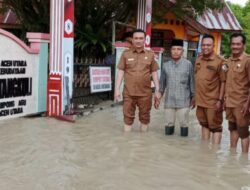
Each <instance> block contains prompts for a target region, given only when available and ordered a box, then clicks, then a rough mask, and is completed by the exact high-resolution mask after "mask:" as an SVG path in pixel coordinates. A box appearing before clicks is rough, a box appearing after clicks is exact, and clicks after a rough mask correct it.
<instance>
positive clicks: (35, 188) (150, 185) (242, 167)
mask: <svg viewBox="0 0 250 190" xmlns="http://www.w3.org/2000/svg"><path fill="white" fill-rule="evenodd" d="M122 120H123V119H122V107H121V106H116V107H109V108H107V109H104V110H102V111H99V112H96V113H93V114H91V115H89V116H84V117H82V118H80V119H78V120H77V121H76V123H73V124H72V123H67V122H62V121H58V120H55V119H51V118H21V119H15V120H7V121H1V122H0V150H1V153H0V189H1V190H125V189H126V190H166V189H170V190H184V189H185V190H209V189H213V190H236V189H239V190H250V156H249V155H248V156H249V158H247V156H246V155H245V156H241V154H240V147H238V149H237V152H236V153H234V152H230V150H229V136H228V135H229V133H228V131H227V126H226V125H225V126H224V132H223V138H222V144H221V147H217V148H216V147H213V146H212V145H211V144H207V143H201V140H200V127H199V125H198V123H197V121H196V119H195V117H194V112H192V114H191V122H190V133H189V137H188V138H181V137H180V136H179V129H178V128H177V129H178V130H176V133H175V135H174V136H165V135H164V128H163V126H164V111H163V108H161V110H159V111H155V110H153V111H152V122H151V127H150V131H149V132H148V133H140V132H139V129H138V127H137V125H138V121H137V122H135V130H134V131H133V132H131V133H127V134H126V133H124V132H123V131H122Z"/></svg>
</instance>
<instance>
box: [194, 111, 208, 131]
mask: <svg viewBox="0 0 250 190" xmlns="http://www.w3.org/2000/svg"><path fill="white" fill-rule="evenodd" d="M206 110H207V109H206V108H203V107H200V106H198V107H197V109H196V117H197V119H198V121H199V123H200V125H201V127H205V128H208V120H207V113H206Z"/></svg>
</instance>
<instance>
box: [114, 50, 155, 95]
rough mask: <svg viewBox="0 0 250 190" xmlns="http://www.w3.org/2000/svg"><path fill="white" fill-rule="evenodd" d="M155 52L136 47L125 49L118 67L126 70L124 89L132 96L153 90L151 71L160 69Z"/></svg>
mask: <svg viewBox="0 0 250 190" xmlns="http://www.w3.org/2000/svg"><path fill="white" fill-rule="evenodd" d="M158 68H159V67H158V64H157V62H156V61H155V59H154V53H153V52H152V51H149V50H142V51H141V52H137V51H136V50H135V49H134V48H131V49H129V50H125V51H124V52H123V54H122V56H121V59H120V63H119V65H118V69H120V70H123V71H124V83H125V84H124V91H123V93H126V94H128V95H130V96H148V95H149V94H151V93H152V90H151V73H152V72H154V71H157V70H158Z"/></svg>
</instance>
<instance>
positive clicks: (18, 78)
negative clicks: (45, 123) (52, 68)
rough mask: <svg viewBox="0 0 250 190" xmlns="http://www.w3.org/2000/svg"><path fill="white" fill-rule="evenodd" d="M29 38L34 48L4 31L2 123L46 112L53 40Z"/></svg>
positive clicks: (0, 34) (0, 47)
mask: <svg viewBox="0 0 250 190" xmlns="http://www.w3.org/2000/svg"><path fill="white" fill-rule="evenodd" d="M28 37H29V41H30V42H31V45H30V47H28V46H26V44H24V43H23V42H22V41H21V40H20V39H18V38H17V37H15V36H14V35H12V34H11V33H9V32H6V31H4V30H2V29H0V120H3V119H9V118H14V117H20V116H25V115H30V114H36V113H39V112H45V111H46V92H47V72H48V39H49V36H48V35H45V34H36V33H29V34H28Z"/></svg>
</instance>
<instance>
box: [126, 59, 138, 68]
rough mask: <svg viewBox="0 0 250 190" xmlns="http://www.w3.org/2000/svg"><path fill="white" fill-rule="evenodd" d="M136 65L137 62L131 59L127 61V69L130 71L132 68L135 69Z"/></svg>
mask: <svg viewBox="0 0 250 190" xmlns="http://www.w3.org/2000/svg"><path fill="white" fill-rule="evenodd" d="M135 65H136V60H135V59H133V58H131V59H130V58H129V59H127V60H126V68H128V69H130V68H134V67H135Z"/></svg>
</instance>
